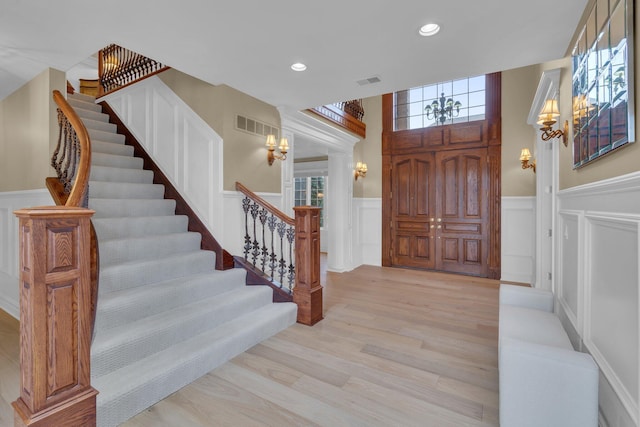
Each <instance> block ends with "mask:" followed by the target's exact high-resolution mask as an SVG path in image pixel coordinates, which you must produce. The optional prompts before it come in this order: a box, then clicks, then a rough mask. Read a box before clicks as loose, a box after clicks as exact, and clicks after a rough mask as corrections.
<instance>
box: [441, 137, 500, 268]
mask: <svg viewBox="0 0 640 427" xmlns="http://www.w3.org/2000/svg"><path fill="white" fill-rule="evenodd" d="M487 155H488V153H487V150H486V149H484V148H479V149H473V150H451V151H442V152H439V153H436V156H435V157H436V171H437V173H436V187H437V190H436V215H437V216H438V219H441V220H442V227H441V228H438V236H437V238H436V267H435V268H436V269H437V270H443V271H448V272H452V273H462V274H472V275H476V276H483V277H486V275H487V273H488V268H487V256H488V235H487V230H488V224H489V209H488V206H489V204H488V200H487V194H488V167H487V165H488V163H487Z"/></svg>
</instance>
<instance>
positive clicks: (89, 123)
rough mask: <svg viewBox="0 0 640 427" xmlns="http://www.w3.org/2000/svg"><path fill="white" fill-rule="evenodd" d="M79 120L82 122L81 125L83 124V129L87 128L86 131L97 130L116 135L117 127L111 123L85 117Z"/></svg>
mask: <svg viewBox="0 0 640 427" xmlns="http://www.w3.org/2000/svg"><path fill="white" fill-rule="evenodd" d="M80 120H82V123H83V124H84V127H86V128H87V130H98V131H103V132H110V133H117V131H118V127H117V126H116V125H115V124H113V123H109V122H103V121H100V120H93V119H90V118H86V117H80Z"/></svg>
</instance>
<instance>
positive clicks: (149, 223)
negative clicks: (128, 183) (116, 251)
mask: <svg viewBox="0 0 640 427" xmlns="http://www.w3.org/2000/svg"><path fill="white" fill-rule="evenodd" d="M89 205H90V206H95V204H94V203H92V202H91V201H90V202H89ZM91 222H92V223H93V226H94V228H95V230H96V233H97V235H98V240H99V241H102V240H103V239H105V240H106V239H118V238H121V237H127V236H129V237H140V236H149V235H162V234H170V233H179V232H183V231H187V227H188V225H189V218H188V217H187V216H184V215H173V213H172V214H170V215H163V216H139V217H115V218H100V217H97V218H96V217H95V216H94V217H93V219H92V220H91Z"/></svg>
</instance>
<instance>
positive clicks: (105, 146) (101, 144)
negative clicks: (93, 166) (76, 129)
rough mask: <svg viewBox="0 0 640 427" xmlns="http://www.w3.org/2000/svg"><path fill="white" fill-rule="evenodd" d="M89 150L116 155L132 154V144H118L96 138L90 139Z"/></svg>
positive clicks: (93, 152)
mask: <svg viewBox="0 0 640 427" xmlns="http://www.w3.org/2000/svg"><path fill="white" fill-rule="evenodd" d="M91 152H92V154H93V155H95V153H103V154H115V155H118V156H130V157H132V156H133V146H131V145H124V144H118V143H117V142H106V141H100V140H97V139H92V140H91Z"/></svg>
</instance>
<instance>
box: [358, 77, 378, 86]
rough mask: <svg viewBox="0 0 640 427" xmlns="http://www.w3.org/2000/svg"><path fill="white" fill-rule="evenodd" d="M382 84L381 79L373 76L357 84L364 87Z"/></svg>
mask: <svg viewBox="0 0 640 427" xmlns="http://www.w3.org/2000/svg"><path fill="white" fill-rule="evenodd" d="M380 82H381V80H380V77H378V76H373V77H369V78H368V79H362V80H358V82H357V83H358V84H359V85H360V86H364V85H370V84H373V83H380Z"/></svg>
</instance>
